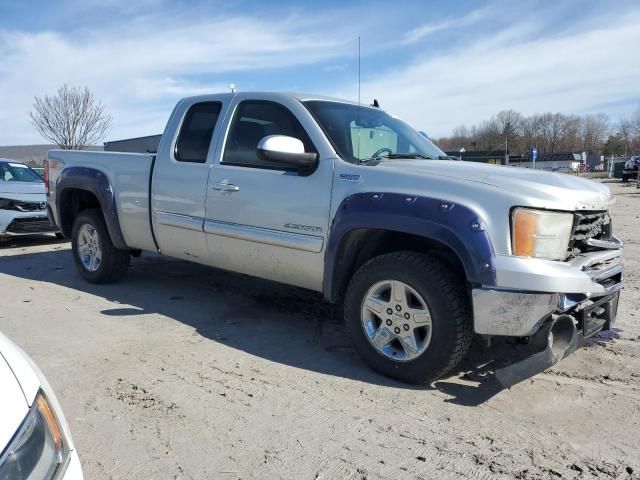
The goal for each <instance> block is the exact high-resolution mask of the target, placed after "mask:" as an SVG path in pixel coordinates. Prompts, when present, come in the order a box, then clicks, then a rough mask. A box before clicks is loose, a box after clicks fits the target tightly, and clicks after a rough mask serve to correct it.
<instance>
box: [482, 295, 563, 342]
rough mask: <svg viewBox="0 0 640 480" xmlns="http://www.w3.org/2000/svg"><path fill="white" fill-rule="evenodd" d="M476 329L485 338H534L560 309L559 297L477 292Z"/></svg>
mask: <svg viewBox="0 0 640 480" xmlns="http://www.w3.org/2000/svg"><path fill="white" fill-rule="evenodd" d="M472 300H473V327H474V330H475V332H476V333H479V334H482V335H504V336H513V337H526V336H529V335H532V334H533V333H534V332H535V331H536V329H537V328H538V327H539V326H540V324H541V322H543V321H544V320H545V319H546V318H547V317H548V316H549V315H550V314H551V313H552V312H554V311H555V310H557V309H558V304H559V302H560V295H559V294H558V293H524V292H518V291H509V290H496V289H491V288H474V289H473V292H472Z"/></svg>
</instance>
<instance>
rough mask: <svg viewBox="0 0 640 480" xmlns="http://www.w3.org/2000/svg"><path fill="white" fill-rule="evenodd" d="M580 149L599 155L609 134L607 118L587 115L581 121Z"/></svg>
mask: <svg viewBox="0 0 640 480" xmlns="http://www.w3.org/2000/svg"><path fill="white" fill-rule="evenodd" d="M580 133H581V135H580V137H581V149H582V151H584V152H587V153H600V151H601V150H602V145H603V143H604V142H605V140H606V138H607V134H608V133H609V118H608V117H607V116H606V115H605V114H603V113H599V114H597V115H587V116H586V117H584V119H583V120H582V129H581V132H580Z"/></svg>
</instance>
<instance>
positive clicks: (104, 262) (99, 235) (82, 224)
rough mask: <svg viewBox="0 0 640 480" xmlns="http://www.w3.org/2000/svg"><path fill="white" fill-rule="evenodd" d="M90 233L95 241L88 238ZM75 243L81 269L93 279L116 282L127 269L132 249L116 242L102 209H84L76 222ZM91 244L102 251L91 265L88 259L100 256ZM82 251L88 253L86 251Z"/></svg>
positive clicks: (73, 248)
mask: <svg viewBox="0 0 640 480" xmlns="http://www.w3.org/2000/svg"><path fill="white" fill-rule="evenodd" d="M89 237H91V239H92V240H94V243H92V244H89V243H88V242H87V240H88V239H89ZM88 245H89V246H88ZM71 247H72V252H73V259H74V261H75V263H76V266H77V267H78V271H79V272H80V275H81V276H82V277H83V278H84V279H85V280H86V281H87V282H89V283H111V282H115V281H117V280H119V279H121V278H122V277H123V276H124V275H125V273H127V268H128V267H129V260H130V255H129V252H128V251H127V250H118V249H117V248H115V247H114V246H113V242H112V241H111V237H110V235H109V231H108V230H107V225H106V224H105V222H104V217H103V216H102V212H101V211H100V210H96V209H92V210H83V211H82V212H80V214H79V215H78V216H77V217H76V219H75V221H74V222H73V229H72V234H71ZM87 248H88V249H93V250H92V251H93V252H98V253H99V257H100V261H99V262H98V261H95V262H93V263H91V262H89V265H87V260H88V259H89V260H90V259H91V258H95V257H96V256H95V255H94V256H91V254H89V253H88V251H87ZM81 251H82V253H87V255H82V254H81Z"/></svg>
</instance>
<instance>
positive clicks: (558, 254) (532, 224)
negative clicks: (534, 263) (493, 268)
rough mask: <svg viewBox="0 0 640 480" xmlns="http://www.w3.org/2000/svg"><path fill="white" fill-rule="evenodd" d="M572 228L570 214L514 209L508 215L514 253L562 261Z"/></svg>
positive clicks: (565, 254)
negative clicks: (509, 216)
mask: <svg viewBox="0 0 640 480" xmlns="http://www.w3.org/2000/svg"><path fill="white" fill-rule="evenodd" d="M572 228H573V214H572V213H563V212H548V211H545V210H533V209H530V208H516V209H514V210H513V212H512V214H511V229H512V232H511V240H512V247H513V254H514V255H515V256H518V257H535V258H543V259H546V260H564V259H565V258H566V257H567V253H568V248H569V239H570V238H571V230H572Z"/></svg>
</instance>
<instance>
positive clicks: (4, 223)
mask: <svg viewBox="0 0 640 480" xmlns="http://www.w3.org/2000/svg"><path fill="white" fill-rule="evenodd" d="M51 232H57V228H56V227H55V226H53V225H52V224H51V222H50V221H49V217H48V215H47V197H46V195H45V190H44V181H43V179H42V177H41V176H40V175H38V174H37V173H36V172H34V171H33V170H31V169H30V168H29V167H27V166H26V165H25V164H23V163H20V162H15V161H13V160H7V159H2V158H0V239H2V238H3V237H9V236H14V235H33V234H38V233H51ZM1 478H2V477H0V479H1Z"/></svg>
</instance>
